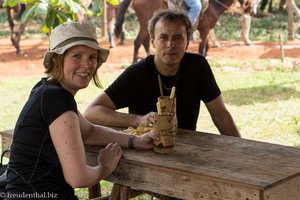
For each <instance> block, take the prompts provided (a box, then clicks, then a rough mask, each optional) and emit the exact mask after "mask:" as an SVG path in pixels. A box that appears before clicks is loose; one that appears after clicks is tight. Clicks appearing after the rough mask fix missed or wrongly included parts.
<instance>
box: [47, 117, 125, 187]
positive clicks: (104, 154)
mask: <svg viewBox="0 0 300 200" xmlns="http://www.w3.org/2000/svg"><path fill="white" fill-rule="evenodd" d="M79 121H80V120H79V118H78V115H77V114H76V113H75V112H73V111H67V112H65V113H63V114H62V115H61V116H59V117H58V118H57V119H56V120H54V121H53V122H52V123H51V125H50V126H49V130H50V135H51V139H52V141H53V144H54V147H55V150H56V152H57V155H58V157H59V160H60V163H61V166H62V169H63V173H64V178H65V180H66V181H67V183H68V184H69V185H71V186H72V187H73V188H77V187H88V186H91V185H94V184H95V183H97V182H99V180H102V179H104V178H106V177H107V176H108V175H110V173H111V172H112V171H113V170H114V169H115V168H116V166H117V164H118V162H119V160H120V158H121V156H122V150H121V148H120V147H119V145H118V144H109V145H108V146H107V147H106V148H105V149H104V150H102V151H101V152H100V154H99V156H98V165H97V166H93V167H91V166H87V164H86V157H85V151H84V146H83V138H82V135H81V129H80V122H79Z"/></svg>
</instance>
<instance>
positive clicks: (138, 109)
mask: <svg viewBox="0 0 300 200" xmlns="http://www.w3.org/2000/svg"><path fill="white" fill-rule="evenodd" d="M148 30H149V33H150V37H151V42H152V44H153V47H154V48H155V49H156V52H155V55H150V56H148V57H147V58H145V59H143V60H141V61H140V62H138V63H136V64H133V65H132V66H130V67H128V68H127V69H126V70H125V71H124V72H123V73H122V74H121V75H120V76H119V77H118V78H117V79H116V80H115V81H114V82H113V83H112V84H111V85H110V86H109V87H108V88H107V89H106V90H105V92H104V93H102V94H100V95H99V96H98V97H97V98H96V99H95V100H94V101H93V102H92V103H91V104H90V105H89V107H88V108H87V110H86V112H85V117H86V118H87V119H88V120H89V121H91V122H93V123H96V124H103V125H109V126H121V127H128V126H135V127H136V126H139V125H145V126H151V125H153V124H154V122H155V121H154V120H155V119H154V117H155V112H156V102H157V97H158V96H160V90H159V83H158V79H159V78H158V77H160V78H161V82H162V88H163V94H164V95H166V96H167V95H170V92H171V88H172V87H173V86H175V87H176V99H177V120H178V127H179V128H183V129H190V130H195V129H196V124H197V119H198V115H199V110H200V101H203V102H204V104H205V106H206V107H207V109H208V111H209V113H210V115H211V117H212V120H213V122H214V124H215V125H216V127H217V128H218V130H219V132H220V133H221V134H224V135H230V136H236V137H240V133H239V131H238V129H237V127H236V125H235V123H234V121H233V119H232V117H231V115H230V113H229V112H228V110H227V109H226V107H225V105H224V102H223V100H222V96H221V91H220V89H219V87H218V85H217V83H216V81H215V78H214V75H213V73H212V71H211V68H210V66H209V64H208V62H207V60H206V59H205V58H204V57H203V56H201V55H199V54H192V53H188V52H185V50H186V49H187V47H188V44H189V40H188V38H190V35H191V33H192V24H191V22H190V20H189V17H188V16H187V15H185V14H184V13H182V12H181V11H178V10H162V11H159V12H157V13H156V14H155V15H154V16H153V18H152V19H151V20H150V22H149V27H148ZM124 107H128V108H129V114H126V113H120V112H117V111H116V110H117V109H119V108H124Z"/></svg>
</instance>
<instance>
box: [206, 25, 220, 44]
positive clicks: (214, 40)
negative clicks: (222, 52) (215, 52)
mask: <svg viewBox="0 0 300 200" xmlns="http://www.w3.org/2000/svg"><path fill="white" fill-rule="evenodd" d="M208 34H209V38H210V39H211V41H212V43H213V45H214V47H220V46H221V45H220V43H219V41H218V39H217V37H216V35H215V31H214V29H211V30H210V31H209V32H208Z"/></svg>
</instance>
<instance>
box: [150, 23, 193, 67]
mask: <svg viewBox="0 0 300 200" xmlns="http://www.w3.org/2000/svg"><path fill="white" fill-rule="evenodd" d="M151 42H152V44H153V47H154V48H155V49H156V53H155V61H156V62H158V63H157V64H163V65H170V66H171V65H172V66H173V65H178V66H179V65H180V62H181V59H182V58H183V55H184V52H185V50H186V49H187V46H188V39H187V34H186V29H185V26H184V25H183V24H182V23H181V22H178V21H172V22H170V21H168V20H162V19H160V20H159V21H158V22H157V23H156V25H155V28H154V38H152V39H151Z"/></svg>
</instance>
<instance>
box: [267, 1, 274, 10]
mask: <svg viewBox="0 0 300 200" xmlns="http://www.w3.org/2000/svg"><path fill="white" fill-rule="evenodd" d="M268 12H269V13H271V12H273V0H270V2H269V7H268Z"/></svg>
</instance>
